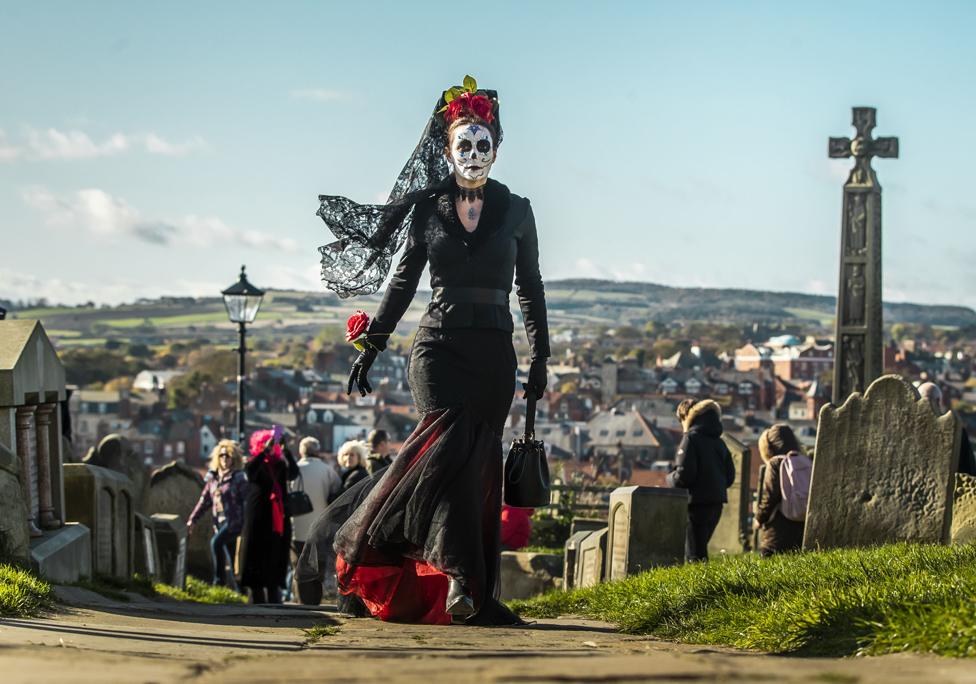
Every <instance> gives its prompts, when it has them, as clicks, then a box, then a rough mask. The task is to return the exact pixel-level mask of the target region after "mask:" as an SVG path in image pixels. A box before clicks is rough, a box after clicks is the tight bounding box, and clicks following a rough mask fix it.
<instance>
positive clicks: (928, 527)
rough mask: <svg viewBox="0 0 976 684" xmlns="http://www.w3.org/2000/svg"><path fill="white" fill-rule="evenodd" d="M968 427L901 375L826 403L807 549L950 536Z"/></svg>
mask: <svg viewBox="0 0 976 684" xmlns="http://www.w3.org/2000/svg"><path fill="white" fill-rule="evenodd" d="M960 434H961V425H960V422H959V418H958V417H956V416H955V414H953V413H952V412H948V413H946V414H945V415H943V416H936V415H935V414H934V413H933V411H932V408H931V406H930V405H929V403H928V402H927V401H925V400H923V399H920V398H919V396H918V392H917V391H916V390H915V388H914V387H912V385H911V384H910V383H909V382H907V381H906V380H904V379H903V378H901V377H900V376H897V375H886V376H884V377H881V378H878V379H877V380H875V381H874V382H873V383H871V386H870V387H869V388H868V391H867V393H865V394H864V395H863V396H861V395H860V394H859V393H855V394H853V395H851V396H850V397H849V398H848V399H847V401H845V402H844V405H843V406H841V407H839V408H838V407H835V406H833V405H830V404H828V405H827V406H824V407H823V409H822V410H821V411H820V424H819V427H818V430H817V446H816V457H815V458H814V461H813V473H812V475H811V484H810V500H809V504H808V508H807V521H806V531H805V534H804V538H803V548H804V549H806V550H810V549H817V548H824V549H827V548H838V547H858V546H872V545H876V544H889V543H894V542H921V543H946V542H948V541H949V532H950V522H951V513H952V496H953V488H954V486H955V482H956V471H957V470H958V462H959V439H960Z"/></svg>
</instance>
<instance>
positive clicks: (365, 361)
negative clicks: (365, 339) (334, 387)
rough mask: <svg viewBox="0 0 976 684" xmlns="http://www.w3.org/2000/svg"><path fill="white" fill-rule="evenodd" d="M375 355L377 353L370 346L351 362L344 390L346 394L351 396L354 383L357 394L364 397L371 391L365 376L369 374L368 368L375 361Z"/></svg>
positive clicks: (377, 352)
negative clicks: (346, 385)
mask: <svg viewBox="0 0 976 684" xmlns="http://www.w3.org/2000/svg"><path fill="white" fill-rule="evenodd" d="M377 354H379V351H378V350H377V349H375V348H373V347H370V346H367V347H366V348H365V349H363V350H362V351H361V352H359V356H357V357H356V360H355V361H353V364H352V370H351V371H349V386H348V387H347V388H346V394H352V385H353V383H356V387H357V388H358V389H359V393H360V394H361V395H363V396H364V397H365V396H366V395H367V394H369V393H370V392H372V391H373V388H372V387H370V384H369V379H368V378H367V377H366V374H367V373H368V372H369V368H370V366H372V365H373V361H375V360H376V356H377Z"/></svg>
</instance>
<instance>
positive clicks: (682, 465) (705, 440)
mask: <svg viewBox="0 0 976 684" xmlns="http://www.w3.org/2000/svg"><path fill="white" fill-rule="evenodd" d="M678 419H679V420H681V426H682V428H683V429H684V437H683V438H682V439H681V445H680V446H679V447H678V453H677V456H676V457H675V464H674V470H672V471H671V473H670V474H669V475H668V484H669V485H671V486H672V487H679V488H681V489H687V490H688V494H689V500H688V528H687V532H686V533H685V559H686V560H688V561H697V560H708V541H709V540H710V539H711V538H712V533H713V532H715V527H716V526H717V525H718V521H719V518H720V517H721V516H722V506H724V505H725V503H726V502H727V501H728V500H729V499H728V495H727V494H726V491H727V490H728V488H729V487H731V486H732V483H733V482H734V481H735V465H734V464H733V463H732V454H731V453H730V452H729V448H728V447H727V446H725V442H723V441H722V409H721V407H720V406H719V405H718V404H717V403H715V402H714V401H712V400H711V399H705V400H703V401H699V402H690V401H689V400H685V401H683V402H682V403H681V404H680V405H679V406H678Z"/></svg>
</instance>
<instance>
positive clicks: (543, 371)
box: [525, 357, 549, 399]
mask: <svg viewBox="0 0 976 684" xmlns="http://www.w3.org/2000/svg"><path fill="white" fill-rule="evenodd" d="M548 384H549V370H548V369H547V368H546V359H545V358H544V357H543V358H541V359H532V365H531V366H529V381H528V382H527V383H526V385H525V391H526V396H528V393H529V392H531V393H532V394H534V395H535V398H536V399H542V395H543V394H545V391H546V385H548Z"/></svg>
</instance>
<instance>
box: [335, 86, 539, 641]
mask: <svg viewBox="0 0 976 684" xmlns="http://www.w3.org/2000/svg"><path fill="white" fill-rule="evenodd" d="M502 137H503V132H502V127H501V121H500V119H499V110H498V98H497V93H496V92H495V91H491V90H481V89H478V88H477V84H476V82H475V80H474V79H473V78H471V77H470V76H469V77H466V78H465V79H464V87H463V88H462V87H461V86H456V87H452V88H450V89H449V90H447V91H444V93H442V95H441V97H440V98H439V99H438V102H437V103H436V105H435V107H434V110H433V112H432V114H431V117H430V119H429V120H428V124H427V128H426V129H425V132H424V134H423V136H422V138H421V142H420V143H419V144H418V145H417V147H416V149H415V152H414V155H412V156H411V159H410V160H408V162H407V164H406V165H405V166H404V170H403V172H402V173H401V176H400V178H398V180H397V183H396V185H395V186H394V189H393V191H392V192H391V195H390V200H389V201H388V202H387V204H386V205H384V206H373V207H365V208H363V207H359V206H357V205H355V204H354V203H352V202H350V201H349V200H347V199H345V198H338V197H332V196H323V197H322V198H321V201H322V204H321V207H320V210H319V215H320V216H321V217H322V218H323V219H324V220H325V221H326V223H327V224H328V225H329V228H330V230H332V232H333V233H334V234H335V235H336V236H337V237H338V238H340V240H339V241H338V242H336V243H333V244H331V245H325V246H323V247H322V248H320V252H321V254H322V255H323V261H322V264H323V278H324V279H325V280H326V283H327V285H328V286H329V287H332V288H333V289H335V290H336V291H337V292H339V293H340V294H343V295H349V294H359V293H364V294H368V293H370V291H375V288H374V287H373V285H371V283H377V284H378V283H382V282H383V281H384V279H385V278H386V275H387V270H388V267H389V265H390V263H391V261H392V256H393V255H394V253H395V252H396V251H397V248H399V245H400V244H401V243H402V244H403V247H402V252H401V256H400V260H399V263H398V264H397V266H396V270H395V272H394V273H393V276H392V278H391V279H390V281H389V285H388V287H387V289H386V293H385V295H384V296H383V301H382V302H381V304H380V306H379V309H378V311H377V312H376V316H375V318H374V319H373V320H372V321H371V322H369V324H368V327H367V328H366V329H365V333H364V334H363V337H362V338H359V337H358V336H359V334H360V333H363V331H362V330H361V329H359V327H358V326H356V325H351V326H350V328H349V329H348V330H347V337H348V338H349V339H350V341H358V342H359V345H360V348H361V350H362V351H361V354H360V355H359V357H358V358H357V359H356V361H355V363H354V364H353V368H352V370H351V372H350V376H349V383H348V387H347V391H349V392H352V391H353V388H354V387H355V388H356V389H358V391H359V392H360V393H361V394H362V395H364V396H365V395H366V394H368V393H369V392H370V391H372V386H371V385H370V381H369V378H368V372H369V369H370V366H371V365H372V364H373V362H374V361H375V360H376V358H377V355H378V354H380V353H381V352H382V351H383V350H384V349H386V346H387V341H388V339H389V336H390V335H391V334H392V333H393V332H394V331H395V330H396V328H397V324H398V323H399V321H400V319H401V318H402V317H403V315H404V313H405V312H406V311H407V309H408V308H409V307H410V305H411V303H412V302H413V299H414V296H415V294H416V291H417V286H418V283H419V282H420V279H421V277H422V275H423V272H424V269H425V268H426V267H428V265H429V270H430V284H431V287H432V289H433V292H432V294H431V301H430V303H429V304H428V306H427V308H426V310H425V312H424V314H423V316H422V317H421V320H420V327H419V329H418V331H417V334H416V336H415V337H414V342H413V347H412V349H411V352H410V361H409V366H408V371H407V380H408V383H409V385H410V391H411V394H412V396H413V400H414V404H415V405H416V408H417V412H418V414H419V415H420V421H419V423H418V425H417V427H416V429H415V430H414V431H413V432H412V433H411V434H410V435H409V436H408V437H407V439H406V440H405V441H404V444H403V446H402V448H401V449H400V451H399V453H398V455H397V458H396V459H394V460H393V462H392V464H390V465H389V466H387V467H386V468H383V469H382V470H378V471H377V475H379V473H382V476H381V477H379V478H378V479H377V480H376V481H375V485H372V486H371V489H370V491H369V493H368V494H366V495H365V496H364V497H363V498H362V500H361V501H359V502H358V505H356V506H355V508H354V509H353V508H351V507H350V508H349V518H348V520H345V521H344V522H342V523H341V525H339V526H338V528H337V529H336V530H335V543H334V550H335V551H336V570H337V577H338V584H339V588H340V592H341V593H343V594H344V595H347V596H349V595H353V594H355V595H357V596H358V597H359V598H360V599H362V600H363V602H364V604H365V605H368V606H369V609H370V613H371V614H372V615H373V616H375V617H377V618H380V619H383V620H390V621H399V622H412V623H426V624H450V623H451V622H462V621H463V622H466V623H467V624H478V625H502V624H507V625H511V624H518V623H519V622H520V620H519V618H518V616H516V615H515V614H514V613H512V612H511V610H509V609H508V608H507V607H506V606H505V605H504V604H503V603H501V602H500V601H499V600H498V598H497V596H498V587H499V580H500V576H499V562H500V553H501V542H500V536H499V535H500V526H501V505H502V479H503V472H502V437H503V434H504V427H505V422H506V420H507V418H508V413H509V409H510V408H511V405H512V399H513V397H514V396H515V389H516V388H515V379H516V372H517V368H518V359H517V356H516V353H515V349H514V346H513V331H514V329H515V327H514V320H513V318H512V314H511V309H510V300H511V297H512V294H513V292H512V290H513V284H514V290H515V292H514V294H515V296H516V297H517V299H518V303H519V307H520V309H521V311H522V323H523V324H524V326H525V333H526V337H527V338H528V342H529V347H530V349H531V364H530V367H529V374H528V382H527V383H526V388H525V389H526V393H527V394H531V395H533V396H534V397H535V398H536V399H539V398H541V397H542V396H543V393H544V392H545V389H546V383H547V379H548V373H547V370H546V363H547V361H546V360H547V359H548V357H549V356H550V348H549V329H548V322H547V320H548V319H547V313H546V301H545V288H544V285H543V280H542V275H541V273H540V270H539V239H538V234H537V231H536V224H535V216H534V214H533V211H532V206H531V204H530V202H529V200H528V199H526V198H525V197H522V196H519V195H517V194H515V193H514V192H512V191H510V190H509V189H508V187H507V186H505V185H504V184H502V183H499V182H498V181H496V180H494V179H492V178H489V177H488V174H489V172H490V169H491V167H492V164H493V163H494V159H495V155H496V153H497V150H498V146H499V144H500V143H501V141H502ZM374 219H375V220H374ZM360 236H368V239H366V240H363V239H362V237H360ZM364 263H365V264H367V266H362V264H364ZM354 316H355V315H354ZM364 316H365V314H364ZM366 482H373V478H370V479H369V480H361V481H360V482H359V483H357V484H356V485H355V486H353V487H352V488H351V489H349V490H348V491H347V492H346V493H345V494H344V495H343V496H342V497H340V498H339V499H337V500H336V504H338V503H339V502H340V501H343V500H344V497H349V496H351V493H352V492H362V488H365V487H366V486H367V485H366ZM334 505H335V504H334ZM336 522H338V520H337V521H336Z"/></svg>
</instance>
